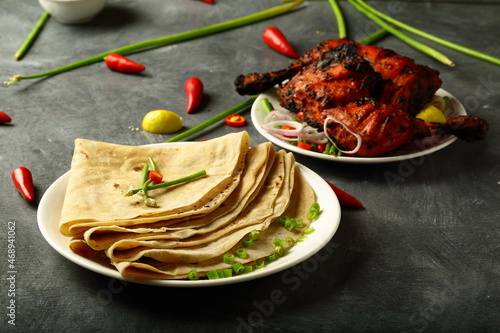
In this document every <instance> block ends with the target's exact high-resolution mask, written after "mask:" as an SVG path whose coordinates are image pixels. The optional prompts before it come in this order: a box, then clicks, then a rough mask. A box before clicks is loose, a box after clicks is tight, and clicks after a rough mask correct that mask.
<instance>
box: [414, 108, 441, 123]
mask: <svg viewBox="0 0 500 333" xmlns="http://www.w3.org/2000/svg"><path fill="white" fill-rule="evenodd" d="M416 118H418V119H422V120H423V121H426V122H429V123H444V122H446V117H445V116H444V114H443V111H441V110H439V109H438V108H437V107H435V106H434V105H431V104H429V105H427V106H426V107H425V108H424V109H422V111H420V112H419V113H418V114H417V115H416Z"/></svg>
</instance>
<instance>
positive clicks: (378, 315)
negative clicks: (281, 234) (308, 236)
mask: <svg viewBox="0 0 500 333" xmlns="http://www.w3.org/2000/svg"><path fill="white" fill-rule="evenodd" d="M216 1H217V3H216V5H214V6H210V5H207V4H204V3H202V2H199V1H192V0H189V1H188V0H170V1H161V0H145V1H130V0H110V1H109V2H108V5H107V6H106V8H105V9H104V11H103V12H101V13H100V14H99V15H98V16H97V17H96V18H95V19H94V20H93V21H91V22H89V23H87V24H83V25H74V26H71V25H63V24H60V23H58V22H56V21H55V20H53V19H52V18H51V19H50V20H49V21H48V22H47V24H46V26H45V28H44V30H43V31H42V33H41V34H40V36H39V38H38V39H37V40H36V42H35V43H34V44H33V46H32V47H31V49H30V50H29V52H28V54H27V55H26V56H25V57H24V58H23V59H22V60H21V61H18V62H16V61H14V60H13V55H14V53H15V51H16V50H17V48H18V47H19V46H20V44H21V43H22V41H23V40H24V39H25V37H26V36H27V34H28V33H29V31H30V30H31V28H32V27H33V25H34V23H35V22H36V21H37V19H38V18H39V16H40V15H41V13H42V10H41V7H40V6H39V5H38V3H37V1H35V0H33V1H25V0H24V1H18V0H2V1H1V2H0V17H1V19H0V45H1V47H0V75H1V80H2V81H5V80H7V79H8V78H9V77H10V76H11V75H14V74H24V75H28V74H35V73H38V72H42V71H45V70H49V69H53V68H56V67H59V66H62V65H66V64H68V63H71V62H74V61H76V60H80V59H84V58H87V57H89V56H92V55H96V54H99V53H102V52H105V51H108V50H111V49H114V48H117V47H121V46H125V45H128V44H132V43H136V42H140V41H144V40H148V39H152V38H157V37H161V36H166V35H171V34H175V33H179V32H183V31H187V30H191V29H194V28H198V27H203V26H206V25H209V24H215V23H218V22H222V21H224V20H229V19H232V18H237V17H240V16H242V15H246V14H250V13H254V12H257V11H259V10H263V9H266V8H270V7H272V6H275V5H279V4H280V3H279V1H277V0H259V1H245V0H216ZM371 3H372V4H373V5H374V6H376V7H377V8H379V9H380V10H382V11H384V12H385V13H388V14H390V15H392V16H393V17H395V18H397V19H400V20H402V21H404V22H406V23H408V24H410V25H413V26H415V27H418V28H421V29H423V30H425V31H427V32H430V33H433V34H436V35H439V36H441V37H443V38H446V39H449V40H451V41H454V42H456V43H459V44H462V45H465V46H468V47H471V48H474V49H477V50H481V51H483V52H486V53H489V54H492V55H495V56H500V29H499V28H500V25H499V21H498V18H499V14H500V2H499V1H480V2H474V1H467V2H465V1H442V2H438V1H398V2H384V1H381V2H377V1H375V2H371ZM340 5H341V7H342V9H343V11H344V15H345V17H346V20H347V23H348V33H349V37H350V38H353V39H361V38H363V37H365V36H366V35H368V34H369V33H371V32H373V31H374V30H375V27H374V25H373V24H372V23H371V22H370V21H369V20H368V19H367V18H366V17H364V16H363V15H362V14H360V13H359V12H357V11H356V10H355V9H354V8H353V7H351V6H350V5H349V3H347V2H341V3H340ZM270 25H274V26H278V27H280V28H281V29H282V30H283V31H285V32H286V35H287V36H288V38H289V40H290V41H291V42H292V43H293V44H294V45H295V46H296V48H297V50H298V51H299V52H300V53H302V52H305V51H306V50H308V49H309V48H311V47H312V46H313V45H315V44H316V43H317V42H319V41H321V40H324V39H329V38H337V36H338V34H337V25H336V22H335V21H334V19H333V14H332V11H331V7H330V6H329V4H328V2H307V3H306V4H305V5H303V6H302V7H301V9H299V10H296V11H294V12H292V13H288V14H286V15H283V16H280V17H277V18H274V19H272V20H268V21H264V22H260V23H256V24H252V25H250V26H246V27H242V28H238V29H235V30H231V31H227V32H223V33H219V34H216V35H212V36H208V37H205V38H202V39H196V40H191V41H188V42H183V43H178V44H175V45H171V46H166V47H160V48H156V49H153V50H148V51H144V52H138V53H136V54H134V55H133V59H134V60H137V61H138V62H141V63H143V64H145V65H146V67H147V71H146V72H145V73H144V74H143V75H124V74H120V73H116V72H111V71H109V70H107V69H106V68H105V67H104V64H103V63H97V64H93V65H90V66H86V67H83V68H80V69H77V70H73V71H70V72H66V73H63V74H60V75H57V76H53V77H49V78H45V79H34V80H26V81H21V82H19V83H17V84H14V85H11V86H1V87H0V110H2V111H4V112H5V113H7V114H9V115H10V116H11V117H12V118H13V122H12V124H10V125H1V126H0V138H1V148H0V149H1V150H0V162H1V166H2V170H3V171H2V173H1V177H0V184H1V186H0V188H1V192H0V222H1V230H0V253H1V258H0V276H1V282H0V286H1V287H0V290H1V291H0V305H1V307H0V308H1V309H2V310H1V311H0V312H1V315H2V320H1V323H0V331H4V332H30V331H33V332H34V331H36V332H70V331H71V332H73V331H74V332H90V331H99V332H139V331H141V332H274V331H275V332H350V331H352V332H374V331H380V332H425V331H427V332H499V331H500V259H499V257H500V247H499V245H500V228H499V225H498V222H499V216H500V214H499V203H500V200H499V199H500V194H499V193H500V145H499V143H498V137H499V134H500V133H499V126H498V125H499V124H500V112H499V111H500V110H499V105H500V71H499V67H498V66H495V65H493V64H491V63H487V62H484V61H481V60H478V59H475V58H472V57H470V56H467V55H464V54H461V53H458V52H456V51H452V50H448V49H446V48H444V47H442V46H436V48H437V49H438V50H440V51H443V52H445V53H446V54H447V55H449V57H450V58H452V59H453V60H454V61H455V63H456V66H455V67H453V68H451V67H448V66H446V65H443V64H441V63H438V62H437V61H436V60H434V59H431V58H429V57H428V56H426V55H424V54H422V53H420V52H419V51H417V50H415V49H413V48H412V47H410V46H408V45H406V44H404V43H403V42H401V41H400V40H398V39H397V38H395V37H391V36H389V37H386V38H385V39H383V40H380V41H379V42H377V44H376V45H379V46H383V47H387V48H391V49H394V50H396V51H397V52H399V53H401V54H403V55H406V56H409V57H411V58H413V59H415V60H416V61H417V62H418V63H422V64H426V65H428V66H431V67H433V68H436V69H438V70H439V71H440V73H441V77H442V79H443V88H444V89H446V90H447V91H449V92H451V93H452V94H453V95H455V96H456V97H457V98H458V99H459V100H461V101H462V103H463V104H464V105H465V107H466V108H467V111H468V113H469V114H471V115H476V116H479V117H482V118H484V119H486V120H487V121H488V122H489V124H490V131H489V133H488V136H487V138H486V139H485V140H484V141H481V142H475V143H465V142H462V141H456V142H454V143H453V144H452V145H450V146H448V147H446V148H445V149H443V150H440V151H438V152H435V153H433V154H430V155H427V156H425V157H422V158H419V159H414V160H407V161H402V162H393V163H386V164H344V163H337V162H327V161H323V160H319V159H314V158H309V157H304V156H300V155H296V158H297V160H298V162H300V163H302V164H304V165H305V166H307V167H309V168H311V169H313V170H314V171H316V172H317V173H318V174H319V175H321V176H322V177H324V178H325V179H327V180H329V181H332V182H333V183H335V184H336V185H337V186H339V187H341V188H343V189H345V190H346V191H347V192H349V193H351V194H353V195H355V196H356V197H358V198H359V199H360V200H361V201H362V202H363V203H364V204H365V206H366V207H365V209H343V210H342V214H341V224H340V227H339V229H338V231H337V233H336V234H335V236H334V237H333V239H332V240H331V242H330V243H329V245H328V247H329V250H332V249H333V251H330V252H326V250H322V251H323V252H321V253H322V254H323V256H322V258H324V257H325V256H327V258H326V259H325V260H321V261H319V260H316V259H315V258H311V259H309V260H308V261H306V262H305V263H303V264H299V265H298V266H296V267H294V268H291V269H289V270H288V271H286V272H281V273H277V274H274V275H271V276H268V277H265V278H262V279H258V280H253V281H249V282H245V283H242V284H233V285H227V286H220V287H211V288H170V287H168V288H164V287H154V286H147V285H142V284H136V283H131V282H125V281H121V280H116V279H112V278H109V277H106V276H102V275H99V274H97V273H94V272H92V271H89V270H87V269H85V268H82V267H80V266H78V265H76V264H74V263H73V262H71V261H69V260H67V259H66V258H64V257H63V256H61V255H60V254H58V253H57V252H56V251H55V250H54V249H53V248H52V247H51V246H50V245H49V244H48V243H47V242H46V241H45V239H44V238H43V236H42V234H41V232H40V231H39V228H38V226H37V209H38V207H37V206H38V202H39V200H40V199H41V197H42V196H43V194H44V192H45V191H46V190H47V188H48V187H49V186H50V185H51V184H52V183H53V182H54V181H55V180H56V179H57V178H58V177H60V176H61V175H62V174H64V173H65V172H66V171H68V170H69V166H70V160H71V155H72V151H73V141H74V139H75V138H78V137H80V138H87V139H92V140H99V141H106V142H112V143H118V144H127V145H144V144H150V143H158V142H163V141H165V140H166V139H168V138H169V137H171V136H169V135H154V134H150V133H144V132H138V131H133V130H131V128H130V127H140V124H141V120H142V117H143V116H144V114H145V113H146V112H148V111H151V110H155V109H167V110H172V111H175V112H178V113H179V114H180V115H182V116H183V118H184V123H185V125H186V127H187V128H189V127H193V126H195V125H196V124H198V123H200V122H202V121H203V120H205V119H208V118H210V117H212V116H214V115H216V114H218V113H219V112H222V111H224V110H226V109H228V108H230V107H232V106H234V105H236V104H238V103H240V102H242V101H244V100H246V98H247V97H242V96H239V95H238V94H237V93H236V92H235V91H234V87H233V81H234V79H235V77H236V76H237V75H238V74H241V73H249V72H256V71H257V72H265V71H270V70H275V69H280V68H283V67H285V66H287V64H288V63H289V59H288V58H286V57H284V56H282V55H280V54H277V53H275V52H274V51H272V50H270V49H269V48H268V47H266V46H265V45H264V44H263V42H262V41H261V33H262V31H263V30H264V28H265V27H267V26H270ZM189 76H198V77H200V78H201V79H202V80H203V82H204V84H205V91H206V96H205V101H204V104H203V105H202V110H201V111H200V112H197V113H195V114H192V115H185V114H184V108H185V95H184V91H183V87H182V85H183V82H184V80H185V79H186V78H187V77H189ZM243 114H244V115H245V116H247V118H250V117H249V116H250V113H249V111H245V112H244V113H243ZM244 129H245V130H246V131H248V132H249V133H250V135H251V140H252V144H256V143H260V142H263V141H265V139H264V138H263V137H262V136H260V135H259V133H258V132H257V131H256V130H255V129H254V128H253V126H252V124H251V122H250V123H249V124H248V126H246V127H245V128H244ZM239 130H240V129H236V128H231V127H227V126H225V125H223V124H218V125H216V126H213V127H210V128H209V129H208V130H206V131H204V132H203V133H201V134H199V135H198V136H195V137H192V138H190V139H191V140H201V139H208V138H213V137H217V136H221V135H224V134H227V133H230V132H235V131H239ZM18 166H26V167H28V168H30V169H31V171H32V173H33V176H34V180H35V184H36V192H37V195H36V200H35V202H34V203H33V204H29V203H27V202H25V201H24V200H23V199H22V198H21V197H20V195H19V194H18V193H17V191H16V190H15V189H14V187H13V186H12V183H11V179H10V173H11V171H12V170H13V169H14V168H16V167H18ZM394 179H396V181H395V180H394ZM54 223H57V221H54ZM14 224H15V236H14V243H15V271H16V273H14V274H13V275H14V277H15V280H13V279H10V280H9V279H8V278H10V277H11V275H12V273H9V271H10V270H11V269H10V268H9V266H8V265H9V262H8V259H9V257H8V242H9V240H8V234H9V227H10V226H12V225H14ZM11 234H12V233H11ZM11 239H12V238H11ZM11 242H12V241H11ZM285 273H286V274H287V276H290V274H292V275H293V276H294V278H295V279H294V283H293V284H292V283H290V281H289V280H286V279H284V276H285ZM9 290H10V291H9ZM12 292H14V293H13V294H12ZM276 292H279V293H280V294H281V297H280V298H279V299H276V298H275V297H274V296H273V295H275V293H276ZM11 302H14V304H15V310H12V309H8V307H9V306H10V304H12V303H11ZM11 314H14V315H15V318H12V316H9V315H11ZM13 319H14V321H12V320H13ZM9 321H10V323H9ZM12 323H15V325H12Z"/></svg>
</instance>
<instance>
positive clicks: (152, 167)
mask: <svg viewBox="0 0 500 333" xmlns="http://www.w3.org/2000/svg"><path fill="white" fill-rule="evenodd" d="M148 160H149V164H150V165H151V170H154V171H157V170H156V163H155V161H154V160H153V158H152V157H148Z"/></svg>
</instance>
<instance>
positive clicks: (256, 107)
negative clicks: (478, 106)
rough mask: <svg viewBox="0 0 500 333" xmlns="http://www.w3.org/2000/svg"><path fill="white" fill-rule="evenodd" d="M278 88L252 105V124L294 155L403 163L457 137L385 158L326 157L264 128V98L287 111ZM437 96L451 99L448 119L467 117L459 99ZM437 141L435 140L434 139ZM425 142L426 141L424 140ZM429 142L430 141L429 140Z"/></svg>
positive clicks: (447, 112)
mask: <svg viewBox="0 0 500 333" xmlns="http://www.w3.org/2000/svg"><path fill="white" fill-rule="evenodd" d="M276 89H277V88H276V87H275V88H273V89H270V90H269V91H267V92H265V93H262V94H260V95H259V97H257V99H256V100H255V101H254V103H253V105H252V110H251V117H252V122H253V125H254V126H255V128H256V129H257V131H259V133H260V134H261V135H262V136H264V137H265V138H266V139H268V140H269V141H271V142H273V143H274V144H276V145H278V146H280V147H282V148H285V149H287V150H289V151H293V152H294V153H297V154H301V155H306V156H311V157H316V158H321V159H324V160H329V161H335V162H344V163H363V164H367V163H386V162H395V161H402V160H407V159H411V158H416V157H419V156H423V155H427V154H430V153H433V152H435V151H438V150H440V149H443V148H444V147H446V146H448V145H450V144H451V143H453V142H454V141H455V140H456V139H457V137H456V136H453V135H450V136H446V137H442V138H441V139H439V141H437V142H432V141H431V144H425V147H426V148H425V149H418V148H416V147H421V146H422V145H416V144H413V145H408V147H405V148H401V149H398V150H397V151H396V152H394V153H392V154H390V155H387V156H383V157H349V156H332V155H326V154H321V153H318V152H314V151H309V150H305V149H302V148H298V147H296V146H294V145H291V144H289V143H288V142H286V141H283V140H281V139H278V138H277V137H275V136H273V135H272V134H270V133H269V132H267V131H266V130H264V129H263V128H262V123H263V121H264V118H265V116H266V114H265V111H264V110H263V109H262V107H261V104H260V103H261V102H260V100H261V99H262V98H267V99H268V100H269V102H271V104H272V105H273V106H274V107H275V108H276V109H279V110H285V109H284V108H282V107H281V106H280V105H279V102H278V100H277V97H276ZM436 95H438V96H442V97H444V96H448V97H449V98H450V102H449V103H448V105H449V106H448V108H447V109H446V110H445V111H444V114H445V116H446V118H449V117H450V116H459V115H461V116H465V115H467V112H466V111H465V108H464V106H463V105H462V103H460V101H459V100H458V99H456V98H455V97H454V96H453V95H452V94H450V93H449V92H447V91H446V90H444V89H439V90H438V91H437V92H436ZM433 139H435V138H433ZM424 140H425V139H424ZM428 141H429V140H428Z"/></svg>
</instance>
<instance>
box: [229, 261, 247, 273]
mask: <svg viewBox="0 0 500 333" xmlns="http://www.w3.org/2000/svg"><path fill="white" fill-rule="evenodd" d="M231 268H232V269H233V272H234V274H236V275H240V274H243V273H244V272H245V267H244V266H243V264H242V263H241V262H237V263H235V264H234V265H233V266H232V267H231Z"/></svg>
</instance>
